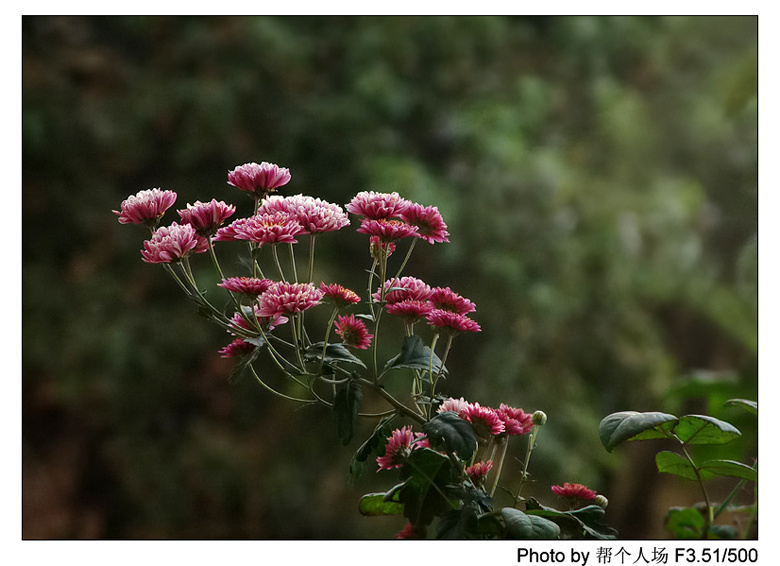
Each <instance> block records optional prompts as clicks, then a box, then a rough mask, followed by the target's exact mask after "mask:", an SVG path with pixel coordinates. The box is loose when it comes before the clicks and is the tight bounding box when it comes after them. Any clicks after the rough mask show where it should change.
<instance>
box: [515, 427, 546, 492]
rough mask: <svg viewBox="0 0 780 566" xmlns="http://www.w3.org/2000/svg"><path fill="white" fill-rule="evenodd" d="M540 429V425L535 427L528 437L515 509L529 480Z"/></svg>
mask: <svg viewBox="0 0 780 566" xmlns="http://www.w3.org/2000/svg"><path fill="white" fill-rule="evenodd" d="M539 428H540V427H539V425H534V426H533V427H531V433H530V434H529V435H528V448H526V451H525V461H524V462H523V472H522V474H521V475H520V485H519V486H518V488H517V494H516V495H515V503H514V505H513V507H517V504H518V503H520V492H521V491H523V485H524V484H525V482H526V480H527V479H528V463H529V462H530V461H531V452H533V450H534V446H535V445H536V437H537V436H538V435H539Z"/></svg>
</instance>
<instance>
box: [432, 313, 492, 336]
mask: <svg viewBox="0 0 780 566" xmlns="http://www.w3.org/2000/svg"><path fill="white" fill-rule="evenodd" d="M425 318H426V319H427V320H428V324H429V325H430V326H432V327H433V330H434V332H437V331H438V332H441V331H442V330H444V331H447V332H480V331H481V330H482V329H481V328H480V326H479V324H478V323H476V322H475V321H473V320H471V319H470V318H469V317H467V316H466V315H463V314H458V313H455V312H450V311H445V310H442V309H433V310H432V311H431V312H429V313H428V314H427V315H426V317H425Z"/></svg>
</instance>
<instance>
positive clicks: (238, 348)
mask: <svg viewBox="0 0 780 566" xmlns="http://www.w3.org/2000/svg"><path fill="white" fill-rule="evenodd" d="M254 349H255V345H254V344H250V343H249V342H244V341H243V340H241V338H236V339H235V340H233V341H232V342H231V343H230V344H228V345H227V346H225V347H224V348H222V349H221V350H220V351H219V353H220V354H222V356H220V357H222V358H235V357H237V356H243V355H245V354H248V353H250V352H251V351H252V350H254Z"/></svg>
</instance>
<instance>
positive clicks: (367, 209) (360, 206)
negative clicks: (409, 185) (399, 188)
mask: <svg viewBox="0 0 780 566" xmlns="http://www.w3.org/2000/svg"><path fill="white" fill-rule="evenodd" d="M410 204H412V203H411V202H410V201H408V200H406V199H404V198H402V197H401V195H399V194H398V193H376V192H374V191H362V192H359V193H358V194H356V195H355V196H354V197H352V200H351V201H349V204H347V212H351V213H352V214H359V215H360V216H365V217H366V218H367V219H371V220H378V219H380V218H393V217H397V216H400V214H401V213H402V212H403V211H404V210H406V209H407V207H409V205H410Z"/></svg>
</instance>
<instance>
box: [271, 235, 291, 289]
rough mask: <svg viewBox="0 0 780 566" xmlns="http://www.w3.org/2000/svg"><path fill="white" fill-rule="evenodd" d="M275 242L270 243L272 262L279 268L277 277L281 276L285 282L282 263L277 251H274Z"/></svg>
mask: <svg viewBox="0 0 780 566" xmlns="http://www.w3.org/2000/svg"><path fill="white" fill-rule="evenodd" d="M276 246H277V244H271V252H272V255H273V256H274V263H276V269H278V270H279V277H281V278H282V281H284V282H285V283H287V279H285V278H284V271H282V264H281V263H280V262H279V253H278V252H277V251H276Z"/></svg>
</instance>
